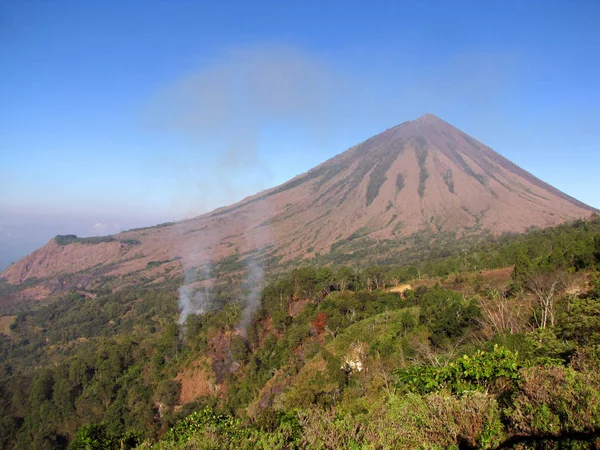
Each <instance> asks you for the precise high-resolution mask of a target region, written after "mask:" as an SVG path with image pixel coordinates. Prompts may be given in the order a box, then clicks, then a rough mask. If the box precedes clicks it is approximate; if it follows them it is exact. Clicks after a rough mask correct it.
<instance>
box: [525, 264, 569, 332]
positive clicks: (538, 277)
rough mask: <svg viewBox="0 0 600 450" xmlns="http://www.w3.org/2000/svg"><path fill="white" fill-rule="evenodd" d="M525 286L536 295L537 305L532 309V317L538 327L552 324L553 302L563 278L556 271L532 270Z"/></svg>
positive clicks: (562, 283)
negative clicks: (536, 307)
mask: <svg viewBox="0 0 600 450" xmlns="http://www.w3.org/2000/svg"><path fill="white" fill-rule="evenodd" d="M526 287H527V289H529V290H530V291H531V292H532V293H533V294H534V295H535V297H536V303H537V306H538V307H539V314H538V311H537V309H534V319H535V321H536V325H537V326H538V327H539V328H546V327H547V326H548V325H552V326H554V316H555V314H554V312H555V307H554V303H555V300H556V296H557V294H558V292H559V291H560V290H561V289H562V288H563V287H564V280H563V278H562V277H561V276H560V275H558V274H556V273H548V272H539V271H538V272H534V273H532V274H530V275H529V277H528V278H527V280H526Z"/></svg>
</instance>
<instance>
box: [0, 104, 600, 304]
mask: <svg viewBox="0 0 600 450" xmlns="http://www.w3.org/2000/svg"><path fill="white" fill-rule="evenodd" d="M594 211H595V210H594V209H593V208H591V207H589V206H587V205H585V204H583V203H581V202H579V201H577V200H576V199H574V198H572V197H570V196H568V195H566V194H564V193H563V192H561V191H559V190H558V189H555V188H554V187H552V186H550V185H548V184H546V183H544V182H543V181H541V180H539V179H538V178H536V177H534V176H533V175H531V174H530V173H528V172H526V171H525V170H523V169H521V168H520V167H518V166H516V165H515V164H513V163H512V162H510V161H508V160H507V159H506V158H504V157H502V156H501V155H499V154H498V153H496V152H495V151H494V150H492V149H491V148H489V147H487V146H485V145H484V144H482V143H480V142H478V141H476V140H475V139H473V138H472V137H470V136H468V135H467V134H465V133H463V132H462V131H460V130H458V129H456V128H455V127H453V126H451V125H449V124H448V123H446V122H444V121H443V120H441V119H439V118H438V117H436V116H434V115H431V114H426V115H425V116H423V117H420V118H418V119H416V120H413V121H409V122H405V123H402V124H400V125H398V126H395V127H393V128H390V129H388V130H386V131H384V132H383V133H381V134H378V135H376V136H374V137H372V138H370V139H368V140H366V141H364V142H362V143H361V144H358V145H356V146H354V147H352V148H350V149H349V150H347V151H345V152H344V153H341V154H340V155H338V156H336V157H334V158H332V159H330V160H328V161H326V162H324V163H323V164H321V165H319V166H317V167H315V168H313V169H312V170H310V171H308V172H306V173H304V174H302V175H299V176H297V177H295V178H293V179H292V180H290V181H288V182H287V183H284V184H282V185H280V186H277V187H275V188H272V189H269V190H266V191H264V192H261V193H259V194H257V195H254V196H251V197H248V198H246V199H244V200H242V201H241V202H239V203H236V204H234V205H231V206H228V207H224V208H220V209H217V210H215V211H213V212H210V213H207V214H204V215H201V216H199V217H196V218H194V219H189V220H184V221H180V222H175V223H169V224H163V225H158V226H156V227H150V228H144V229H136V230H129V231H126V232H122V233H120V234H117V235H114V236H112V237H109V238H100V239H75V238H74V237H62V238H57V239H53V240H51V241H50V242H48V243H47V244H46V245H45V246H44V247H42V248H40V249H39V250H37V251H35V252H33V253H32V254H30V255H29V256H27V257H25V258H23V259H22V260H20V261H19V262H17V263H15V264H13V265H11V266H9V267H8V268H7V269H6V270H4V272H2V274H0V277H2V278H4V279H5V281H6V282H7V283H9V284H20V283H23V282H24V281H25V280H27V279H31V278H33V277H36V278H42V279H45V280H46V284H45V286H46V287H45V288H44V290H43V292H40V293H38V294H36V295H37V296H38V297H39V296H42V295H43V294H44V293H47V292H46V291H52V290H53V289H55V288H57V287H60V286H61V285H62V284H65V283H66V281H64V280H63V281H61V282H59V281H58V279H59V278H60V274H65V273H70V274H73V273H75V274H79V276H78V277H76V279H77V280H78V283H83V284H86V283H89V282H92V281H93V279H94V278H95V277H97V276H99V275H120V276H122V275H127V274H131V273H143V274H144V277H145V278H146V279H157V278H160V277H161V276H163V275H164V274H165V273H166V272H172V271H173V269H177V270H176V272H177V271H178V270H180V269H181V268H184V269H185V268H189V267H198V266H200V265H203V264H206V263H209V262H211V261H212V262H213V263H214V262H215V261H222V260H223V259H224V258H227V257H231V258H233V255H238V257H239V258H242V259H243V258H247V257H249V256H250V257H252V255H255V257H258V256H256V255H260V258H265V259H264V261H266V259H268V258H270V259H271V260H272V261H286V260H288V261H289V260H292V259H296V258H305V257H313V256H315V255H316V254H320V255H324V254H326V253H329V252H331V251H334V250H335V251H343V250H344V246H345V245H347V244H348V243H350V242H353V243H354V244H356V243H357V242H361V240H362V241H364V242H369V243H381V242H386V241H388V242H394V241H401V240H402V239H405V238H406V237H409V236H411V235H414V234H415V233H418V232H427V233H431V234H433V235H435V234H436V233H440V232H446V231H453V232H456V235H457V237H459V238H460V237H461V236H465V235H469V234H473V233H482V232H489V233H492V234H501V233H504V232H521V231H524V230H525V229H527V228H528V227H531V226H537V227H546V226H551V225H556V224H559V223H561V222H564V221H568V220H571V219H576V218H582V217H585V216H589V215H591V213H592V212H594ZM70 279H72V277H71V278H70ZM52 280H53V281H52ZM86 280H87V281H86ZM40 289H41V288H40Z"/></svg>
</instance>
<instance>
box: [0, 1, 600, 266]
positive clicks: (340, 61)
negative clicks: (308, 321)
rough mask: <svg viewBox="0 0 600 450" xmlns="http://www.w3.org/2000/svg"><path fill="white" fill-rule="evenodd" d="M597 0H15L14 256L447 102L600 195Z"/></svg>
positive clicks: (282, 177) (4, 105)
mask: <svg viewBox="0 0 600 450" xmlns="http://www.w3.org/2000/svg"><path fill="white" fill-rule="evenodd" d="M599 22H600V4H598V2H594V1H581V2H576V3H575V2H566V1H565V2H563V1H553V2H545V1H528V2H517V1H497V2H485V3H482V2H475V1H458V2H454V3H452V4H450V3H449V2H442V1H432V2H421V3H419V4H414V2H411V3H409V2H353V3H351V4H349V3H346V4H341V3H339V2H324V3H322V4H319V5H318V7H317V5H315V4H311V3H300V2H298V3H292V2H283V3H278V4H276V3H267V2H257V3H250V2H244V3H239V2H223V3H222V4H219V5H217V4H200V3H197V4H196V3H191V2H190V3H178V4H176V5H173V4H168V3H164V2H154V1H150V2H141V1H132V2H114V1H108V2H75V1H61V2H53V3H44V2H28V1H25V2H18V3H17V2H13V3H4V4H2V5H0V64H1V66H2V67H3V70H2V71H1V72H0V95H1V98H2V99H3V101H2V102H0V270H1V269H2V268H3V267H5V266H6V265H7V264H9V263H10V262H12V261H15V260H17V259H19V258H20V257H22V256H24V255H25V254H27V253H29V252H30V251H32V250H34V249H35V248H37V247H39V246H40V245H42V244H44V243H45V242H46V241H47V240H48V239H50V238H51V237H52V236H54V235H56V234H59V233H60V234H67V233H72V234H78V235H81V236H86V235H99V234H110V233H115V232H118V231H121V230H123V229H127V228H132V227H139V226H146V225H153V224H156V223H160V222H165V221H170V220H177V219H181V218H184V217H191V216H194V215H198V214H201V213H203V212H207V211H209V210H212V209H214V208H216V207H219V206H223V205H226V204H229V203H232V202H235V201H237V200H240V199H242V198H244V197H246V196H248V195H251V194H254V193H256V192H257V191H260V190H263V189H266V188H268V187H272V186H275V185H277V184H279V183H282V182H285V181H287V180H288V179H290V178H292V177H294V176H295V175H298V174H299V173H302V172H304V171H306V170H309V169H310V168H312V167H313V166H315V165H317V164H319V163H321V162H323V161H325V160H326V159H328V158H330V157H332V156H334V155H335V154H338V153H340V152H342V151H344V150H346V149H347V148H348V147H350V146H352V145H354V144H357V143H359V142H360V141H362V140H364V139H366V138H368V137H370V136H372V135H374V134H376V133H378V132H381V131H383V130H384V129H386V128H389V127H391V126H394V125H396V124H398V123H401V122H404V121H406V120H411V119H414V118H416V117H418V116H421V115H423V114H424V113H427V112H431V113H434V114H436V115H438V116H439V117H441V118H442V119H444V120H446V121H447V122H449V123H451V124H453V125H455V126H457V127H459V128H461V129H462V130H463V131H465V132H466V133H468V134H470V135H472V136H474V137H475V138H477V139H478V140H480V141H482V142H484V143H485V144H487V145H490V146H491V147H492V148H494V149H495V150H496V151H498V152H499V153H501V154H502V155H504V156H506V157H507V158H509V159H510V160H512V161H513V162H515V163H516V164H518V165H519V166H521V167H523V168H524V169H525V170H528V171H530V172H531V173H533V174H534V175H535V176H537V177H539V178H541V179H542V180H544V181H546V182H548V183H549V184H551V185H553V186H555V187H557V188H558V189H560V190H562V191H564V192H565V193H567V194H569V195H572V196H573V197H575V198H577V199H579V200H581V201H583V202H585V203H587V204H589V205H591V206H594V207H596V208H600V181H599V179H598V177H597V167H600V151H599V150H600V148H599V146H600V127H599V126H598V124H599V123H600V81H599V80H600V45H599V44H600V29H598V27H597V24H598V23H599Z"/></svg>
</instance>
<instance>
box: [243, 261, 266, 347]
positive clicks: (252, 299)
mask: <svg viewBox="0 0 600 450" xmlns="http://www.w3.org/2000/svg"><path fill="white" fill-rule="evenodd" d="M246 268H247V270H248V275H247V282H246V284H247V287H248V294H247V295H246V296H245V298H244V307H243V309H242V318H241V320H240V324H239V329H240V332H241V333H242V336H244V337H246V336H247V334H248V327H249V326H250V324H251V323H252V319H253V318H254V315H255V314H256V312H257V311H258V308H260V300H261V296H262V285H263V278H264V275H265V274H264V271H263V268H262V267H261V265H260V263H259V261H258V260H257V259H256V257H254V256H251V257H250V258H248V261H247V263H246Z"/></svg>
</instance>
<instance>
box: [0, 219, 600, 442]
mask: <svg viewBox="0 0 600 450" xmlns="http://www.w3.org/2000/svg"><path fill="white" fill-rule="evenodd" d="M73 239H75V238H72V237H71V238H61V239H59V242H60V243H62V244H65V243H66V242H65V241H69V240H73ZM111 242H112V241H106V240H105V241H104V242H97V243H96V245H105V244H106V245H110V244H111ZM57 244H58V243H57ZM77 244H78V245H84V244H85V245H90V242H89V241H88V242H87V243H84V242H81V241H79V242H77ZM118 245H121V244H118ZM123 245H126V244H123ZM129 245H135V244H134V243H130V244H129ZM599 269H600V216H595V217H593V218H592V219H590V220H577V221H574V222H570V223H567V224H563V225H560V226H557V227H553V228H545V229H538V230H532V231H529V232H527V233H525V234H520V235H512V236H502V237H499V238H497V239H490V240H488V241H486V242H485V243H481V244H479V245H476V246H473V247H471V248H469V251H468V252H464V253H463V252H459V253H458V254H456V255H454V256H450V257H445V258H441V259H440V258H437V259H428V260H427V261H425V262H423V263H421V264H419V265H418V266H383V265H381V266H369V267H363V268H361V269H353V268H350V267H347V266H336V267H326V266H321V267H319V266H314V265H310V266H303V267H300V268H296V269H294V270H292V271H288V272H285V273H283V274H282V275H281V276H279V277H278V278H277V279H274V280H271V281H269V282H267V283H266V285H265V286H264V289H263V290H262V291H261V293H260V306H259V307H258V308H257V309H256V310H255V311H254V314H253V315H252V318H251V319H252V320H250V322H249V323H248V324H247V325H248V327H247V329H246V330H245V332H244V330H242V329H240V325H241V324H243V317H244V313H245V311H246V303H247V302H246V301H245V300H246V295H244V293H243V292H236V291H235V288H234V287H233V286H231V285H230V286H226V287H225V288H223V289H221V290H218V291H216V290H215V291H214V292H213V293H212V294H213V295H212V296H211V298H210V300H211V301H210V302H209V303H207V304H206V305H204V306H205V309H204V310H203V312H202V313H200V314H190V315H189V316H188V317H187V318H186V320H185V322H184V323H182V324H179V323H178V322H177V318H178V317H179V310H178V306H177V297H178V294H179V293H180V292H181V290H180V289H179V288H180V285H181V279H177V278H172V279H168V280H165V281H163V282H161V283H156V282H153V283H151V284H144V283H137V284H135V285H125V286H123V285H122V284H119V283H112V282H110V281H107V280H105V283H103V284H102V285H101V286H98V287H96V288H93V289H90V290H87V291H84V292H82V291H80V290H71V291H70V292H68V293H66V294H64V295H60V296H52V297H51V298H47V299H45V300H43V301H41V302H29V303H25V304H21V305H18V308H16V310H15V311H14V312H12V313H10V314H7V311H6V309H7V308H2V309H0V319H1V320H0V322H1V323H2V324H4V326H3V327H2V329H0V333H1V334H0V448H6V449H15V450H17V449H30V448H31V449H67V450H75V449H89V450H107V449H109V450H122V449H134V448H137V449H140V450H149V449H155V450H163V449H164V450H167V449H169V450H174V449H182V450H183V449H191V448H193V449H265V450H266V449H281V450H284V449H285V450H298V449H305V448H308V449H331V450H336V449H340V448H362V449H372V448H377V449H379V448H421V447H427V448H454V449H462V448H465V449H473V448H487V449H500V448H519V449H521V448H547V449H559V448H560V449H562V448H572V449H583V448H598V446H599V445H600V427H599V426H598V424H599V423H600V379H599V378H598V376H597V375H598V370H600V276H599V274H598V270H599ZM113 281H114V280H113ZM0 288H2V286H0Z"/></svg>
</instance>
